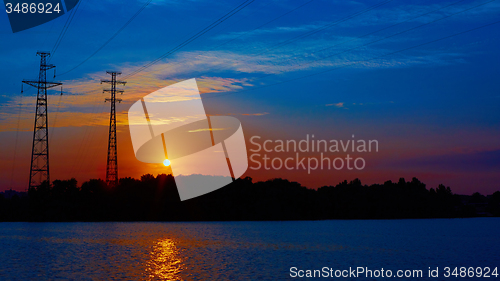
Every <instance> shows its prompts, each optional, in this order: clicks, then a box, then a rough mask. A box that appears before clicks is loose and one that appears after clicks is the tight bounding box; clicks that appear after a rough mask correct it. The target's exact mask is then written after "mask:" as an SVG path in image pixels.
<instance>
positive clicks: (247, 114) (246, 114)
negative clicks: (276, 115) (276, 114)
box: [241, 112, 269, 116]
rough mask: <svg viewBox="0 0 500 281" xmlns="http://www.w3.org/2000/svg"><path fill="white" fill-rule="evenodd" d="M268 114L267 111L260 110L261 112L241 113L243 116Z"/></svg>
mask: <svg viewBox="0 0 500 281" xmlns="http://www.w3.org/2000/svg"><path fill="white" fill-rule="evenodd" d="M267 114H269V113H268V112H262V113H242V114H241V115H245V116H262V115H267Z"/></svg>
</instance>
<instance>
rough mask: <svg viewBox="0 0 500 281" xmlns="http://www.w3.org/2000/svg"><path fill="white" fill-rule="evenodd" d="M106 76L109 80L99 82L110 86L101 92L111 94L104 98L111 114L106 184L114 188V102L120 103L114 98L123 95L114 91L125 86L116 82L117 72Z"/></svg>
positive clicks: (115, 175)
mask: <svg viewBox="0 0 500 281" xmlns="http://www.w3.org/2000/svg"><path fill="white" fill-rule="evenodd" d="M106 73H107V74H110V75H111V80H101V84H102V83H109V84H111V89H109V90H103V91H104V92H109V93H111V97H110V98H106V99H105V101H109V102H111V113H110V116H109V138H108V139H109V140H108V163H107V165H106V183H107V184H108V186H110V187H114V186H116V185H117V184H118V158H117V152H116V102H117V101H118V102H121V101H122V100H121V99H117V98H116V93H117V92H118V93H121V94H123V91H122V90H117V89H116V84H122V85H125V83H126V82H124V81H117V80H116V76H117V75H120V74H122V73H121V72H117V71H106Z"/></svg>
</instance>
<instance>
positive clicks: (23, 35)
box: [0, 0, 500, 194]
mask: <svg viewBox="0 0 500 281" xmlns="http://www.w3.org/2000/svg"><path fill="white" fill-rule="evenodd" d="M243 2H244V1H243V0H241V1H205V0H191V1H190V0H187V1H180V0H172V1H168V0H166V1H159V0H152V1H151V2H150V3H149V4H148V5H147V6H146V7H145V8H144V9H143V10H142V11H141V12H140V13H139V14H138V15H137V16H136V17H135V18H133V20H132V21H131V22H130V23H129V24H128V25H126V26H125V27H124V25H125V24H126V23H127V22H128V21H129V20H130V19H131V18H132V17H133V16H134V15H135V14H136V13H137V12H138V11H139V10H140V9H141V7H143V6H144V5H145V3H146V1H143V0H141V1H129V2H127V5H123V1H116V0H100V1H97V0H81V1H80V4H79V6H77V7H76V8H75V9H74V17H73V18H72V20H71V21H70V24H69V26H68V28H67V30H66V32H65V33H63V32H62V30H63V27H64V26H65V23H66V22H67V21H68V17H70V16H71V14H66V15H63V16H61V17H59V18H57V19H55V20H53V21H50V22H47V23H45V24H42V25H40V26H37V27H34V28H31V29H28V30H25V31H22V32H18V33H12V31H11V28H10V25H9V21H8V18H7V14H6V13H0V36H1V38H2V40H1V41H2V44H1V45H0V51H1V52H0V58H1V59H0V62H1V66H2V67H1V68H0V77H1V80H2V88H1V90H0V139H1V143H2V145H1V146H0V155H1V158H0V191H3V190H8V189H14V190H20V191H24V190H25V189H26V188H27V185H28V180H29V166H30V153H31V143H32V135H33V121H34V112H35V101H36V90H35V89H29V87H28V86H26V85H25V86H24V92H23V93H21V84H22V83H21V81H22V80H23V79H34V78H36V77H37V75H38V68H39V64H40V60H39V57H37V56H36V52H37V51H52V56H51V58H50V63H52V64H55V65H56V74H57V76H56V78H55V79H54V80H57V81H61V82H62V83H63V91H64V95H62V96H61V95H60V94H59V92H60V88H54V90H53V91H50V96H49V101H48V104H49V105H48V106H49V128H50V129H49V131H50V132H49V141H50V142H49V143H50V169H51V171H50V173H51V179H52V180H55V179H69V178H72V177H74V178H76V179H77V180H78V182H79V183H80V184H81V183H82V182H84V181H86V180H89V179H92V178H102V179H103V178H105V170H106V151H107V138H108V125H109V111H110V104H109V103H105V102H104V99H105V98H106V97H108V96H107V94H105V93H103V92H102V90H103V89H106V88H107V87H108V85H106V84H102V85H101V84H100V80H101V79H109V76H108V75H107V74H106V71H107V70H116V71H121V72H122V73H123V74H122V75H121V77H119V78H120V79H122V80H125V81H127V84H126V85H125V86H124V87H121V88H122V89H123V90H124V93H123V95H120V98H121V99H123V101H122V102H121V103H119V104H117V123H118V127H117V130H118V137H117V138H118V167H119V172H118V173H119V176H120V177H134V178H139V177H140V176H141V175H143V174H146V173H151V174H154V175H156V174H160V173H169V172H170V169H169V168H168V167H165V166H163V165H162V164H160V163H159V164H145V163H142V162H140V161H138V160H137V159H136V158H135V156H134V151H133V148H132V143H131V139H130V134H129V130H128V120H127V112H128V109H129V108H130V106H131V105H132V104H133V103H134V102H136V101H137V100H140V99H141V98H142V97H144V96H146V95H148V94H149V93H151V92H154V91H156V90H158V89H160V88H163V87H166V86H168V85H172V84H174V83H177V82H180V81H183V80H187V79H191V78H196V80H197V83H198V87H199V89H200V93H201V97H202V101H203V105H204V107H205V111H206V113H207V114H208V115H230V116H234V117H236V118H238V119H239V120H240V121H241V124H242V128H243V131H244V135H245V139H246V145H247V151H248V156H249V157H250V156H251V155H253V154H255V153H256V152H252V151H250V150H251V149H252V150H255V149H256V148H257V146H256V145H255V144H254V143H252V142H251V141H250V139H251V138H252V137H254V136H258V137H260V139H259V138H255V139H254V142H258V143H260V144H263V142H264V141H265V140H270V141H271V142H269V143H268V144H271V143H276V140H285V141H286V140H296V141H297V142H299V141H300V140H303V139H306V138H307V137H309V138H312V136H313V135H314V138H315V139H316V140H318V139H324V140H327V141H330V140H338V141H340V140H344V141H347V140H353V139H355V140H377V142H378V151H376V152H370V153H368V152H354V153H350V156H351V157H353V158H358V157H361V158H363V159H364V160H365V164H366V165H365V167H364V168H363V169H360V170H357V169H353V170H349V169H347V168H343V169H340V170H335V169H316V170H312V171H308V170H307V169H291V170H288V169H285V168H281V169H272V168H271V169H269V170H266V169H265V168H264V167H261V168H260V169H254V168H256V164H255V162H252V161H251V162H249V169H248V170H247V172H246V173H245V174H244V175H243V176H250V177H252V178H254V180H267V179H271V178H286V179H289V180H291V181H297V182H299V183H301V184H303V185H304V186H307V187H310V188H318V187H321V186H324V185H335V184H337V183H339V182H341V181H343V180H348V181H350V180H352V179H354V178H359V179H360V180H361V182H362V183H365V184H372V183H383V182H385V181H387V180H392V181H398V180H399V178H401V177H404V178H405V179H406V180H411V178H412V177H417V178H418V179H419V180H421V181H422V182H424V183H426V184H427V187H428V188H431V187H436V186H437V185H438V184H444V185H446V186H450V187H451V188H452V190H453V191H454V192H455V193H459V194H472V193H473V192H476V191H478V192H481V193H482V194H491V193H493V192H495V191H497V190H500V130H499V129H500V83H499V82H498V81H500V80H499V78H498V77H500V66H499V62H500V55H499V54H498V50H499V47H500V32H499V31H500V23H498V21H499V18H500V17H499V15H500V1H491V0H488V1H476V0H473V1H469V0H466V1H396V0H394V1H387V0H386V1H382V0H374V1H326V0H313V1H309V0H300V1H299V0H292V1H262V0H255V1H253V2H251V3H250V4H249V5H248V6H246V7H244V8H243V9H241V10H240V11H239V12H237V13H236V14H234V15H233V16H231V17H230V18H228V19H226V20H224V21H222V22H220V24H218V25H217V26H215V27H213V28H212V29H210V30H208V31H207V32H205V33H203V34H202V35H201V36H197V37H196V39H194V40H190V41H188V44H184V43H185V42H186V40H189V39H190V38H192V36H193V35H197V34H198V35H199V34H200V33H199V32H200V31H202V30H204V29H205V28H206V27H208V26H210V25H211V24H212V23H214V22H215V21H216V20H217V19H219V18H220V17H222V16H224V15H225V14H227V13H228V12H230V11H231V10H233V9H234V8H235V7H237V6H238V5H240V4H241V3H243ZM68 22H69V21H68ZM123 27H124V28H123ZM120 30H121V31H120ZM118 31H120V32H118ZM117 32H118V33H117ZM58 38H59V39H60V40H59V44H56V42H58ZM110 39H111V40H110ZM106 43H107V44H106ZM179 46H180V47H179ZM159 58H160V59H159ZM157 59H158V60H157ZM152 61H155V63H154V64H151V65H150V64H149V63H150V62H152ZM144 66H149V67H144ZM132 74H133V75H132ZM47 76H48V77H49V78H52V77H53V75H52V70H50V71H48V75H47ZM353 135H354V137H353ZM257 140H258V141H257ZM273 147H274V146H273ZM257 154H259V155H258V156H254V157H255V158H254V159H257V160H258V161H263V160H262V159H263V157H264V154H266V155H267V156H268V157H270V158H271V159H273V158H280V159H281V160H285V159H286V158H287V157H296V152H276V151H274V152H265V151H260V152H259V153H257ZM346 154H348V153H344V152H326V153H325V154H324V156H327V157H330V158H332V159H333V158H335V157H341V158H345V157H346ZM303 157H306V158H307V157H313V158H314V157H315V158H319V157H320V153H318V152H311V151H310V152H307V153H300V156H299V157H298V158H303ZM294 161H295V160H294ZM306 161H307V160H306ZM276 163H278V162H276Z"/></svg>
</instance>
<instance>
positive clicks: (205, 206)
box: [0, 174, 500, 221]
mask: <svg viewBox="0 0 500 281" xmlns="http://www.w3.org/2000/svg"><path fill="white" fill-rule="evenodd" d="M485 215H488V216H500V192H499V191H497V192H495V193H494V194H493V195H490V196H488V197H485V196H483V195H481V194H479V193H475V194H474V195H472V196H464V195H457V194H453V193H452V191H451V189H450V188H449V187H445V186H444V185H439V186H438V187H437V188H435V189H434V188H431V189H427V188H426V185H425V184H424V183H422V182H420V181H419V180H418V179H416V178H413V179H412V180H411V181H405V179H403V178H401V179H400V180H399V181H398V182H392V181H387V182H385V183H384V184H373V185H370V186H368V185H363V184H361V181H360V180H359V179H355V180H353V181H351V182H347V181H343V182H341V183H339V184H337V185H336V186H323V187H321V188H319V189H317V190H314V189H309V188H306V187H304V186H301V185H300V184H299V183H297V182H290V181H288V180H285V179H279V178H278V179H272V180H268V181H265V182H255V183H254V182H253V180H252V178H250V177H246V178H242V179H238V180H236V181H235V182H233V183H231V184H229V185H227V186H225V187H223V188H221V189H218V190H216V191H213V192H211V193H209V194H206V195H203V196H200V197H196V198H193V199H190V200H186V201H182V202H181V201H180V199H179V195H178V193H177V188H176V185H175V181H174V178H173V177H172V176H171V175H165V174H161V175H158V176H156V177H155V176H153V175H151V174H146V175H143V176H142V177H141V179H140V180H137V179H133V178H122V179H120V181H119V184H118V185H117V186H116V187H113V188H110V187H108V186H107V185H106V183H105V182H104V181H102V180H98V179H93V180H89V181H87V182H84V183H83V184H82V185H81V187H78V185H77V181H76V180H75V179H70V180H55V181H54V182H53V183H52V185H49V184H48V183H47V182H45V183H44V184H42V185H41V186H39V187H37V188H31V189H29V190H28V192H27V196H19V195H17V194H16V195H14V196H11V197H10V198H6V197H5V196H3V194H1V193H0V221H207V220H219V221H224V220H320V219H403V218H455V217H474V216H485Z"/></svg>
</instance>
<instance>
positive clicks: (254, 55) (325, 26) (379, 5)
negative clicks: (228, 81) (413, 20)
mask: <svg viewBox="0 0 500 281" xmlns="http://www.w3.org/2000/svg"><path fill="white" fill-rule="evenodd" d="M392 1H393V0H386V1H383V2H380V3H377V4H375V5H372V6H370V7H368V8H365V9H363V10H361V11H359V12H356V13H354V14H351V15H349V16H346V17H344V18H341V19H339V20H337V21H334V22H330V23H327V24H325V25H323V26H321V27H318V28H315V29H313V30H311V31H309V32H306V33H303V34H301V35H298V36H295V37H292V38H290V39H288V40H285V41H283V42H280V43H277V44H274V45H272V46H270V47H268V48H266V49H265V50H264V51H262V52H259V53H257V54H253V55H250V58H248V59H245V60H243V61H240V62H239V63H243V62H246V61H249V60H250V59H251V58H252V57H256V56H258V55H262V54H265V53H267V52H269V51H272V50H275V49H278V48H280V47H283V46H286V45H288V44H291V43H293V42H295V41H297V40H299V39H303V38H306V37H309V36H311V35H314V34H316V33H319V32H321V31H324V30H326V29H329V28H331V27H333V26H336V25H338V24H340V23H343V22H346V21H348V20H351V19H353V18H355V17H357V16H360V15H362V14H364V13H367V12H370V11H372V10H374V9H376V8H379V7H381V6H383V5H386V4H388V3H390V2H392Z"/></svg>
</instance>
